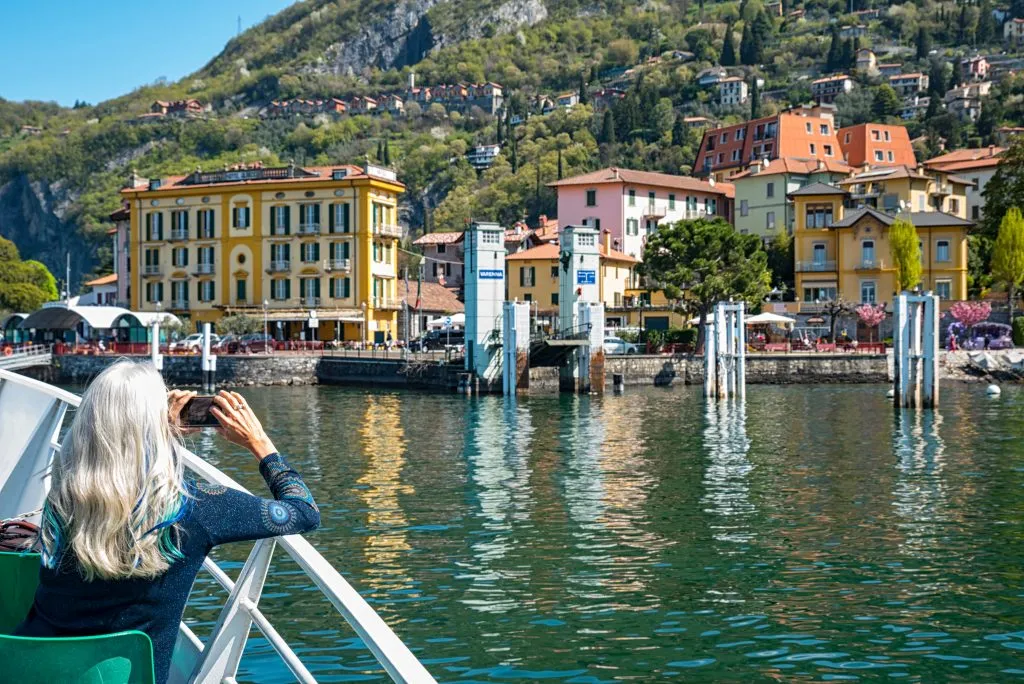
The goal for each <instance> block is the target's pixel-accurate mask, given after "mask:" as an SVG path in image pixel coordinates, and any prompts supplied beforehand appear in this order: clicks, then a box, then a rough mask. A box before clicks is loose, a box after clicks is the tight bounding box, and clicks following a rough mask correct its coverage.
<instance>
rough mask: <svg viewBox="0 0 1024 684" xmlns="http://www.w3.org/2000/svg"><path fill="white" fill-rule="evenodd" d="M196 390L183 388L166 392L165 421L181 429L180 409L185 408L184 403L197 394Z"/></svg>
mask: <svg viewBox="0 0 1024 684" xmlns="http://www.w3.org/2000/svg"><path fill="white" fill-rule="evenodd" d="M197 394H198V393H197V392H186V391H185V390H176V389H174V390H171V391H169V392H168V393H167V421H168V422H169V423H170V424H171V425H173V426H174V427H176V428H178V429H182V425H181V411H182V409H184V408H185V404H187V403H188V402H189V400H190V399H192V397H194V396H197Z"/></svg>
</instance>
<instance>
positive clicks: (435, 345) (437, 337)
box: [409, 330, 466, 352]
mask: <svg viewBox="0 0 1024 684" xmlns="http://www.w3.org/2000/svg"><path fill="white" fill-rule="evenodd" d="M465 344H466V331H465V330H431V331H430V332H427V333H424V334H423V335H421V336H420V337H418V338H416V339H415V340H413V341H412V342H410V343H409V349H410V350H412V351H414V352H426V351H438V350H441V349H444V348H445V347H451V348H452V349H459V348H460V347H462V346H464V345H465Z"/></svg>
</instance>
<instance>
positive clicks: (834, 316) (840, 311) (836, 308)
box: [821, 297, 853, 342]
mask: <svg viewBox="0 0 1024 684" xmlns="http://www.w3.org/2000/svg"><path fill="white" fill-rule="evenodd" d="M821 312H822V313H823V314H825V315H827V316H828V339H829V341H831V342H835V341H836V324H837V323H838V322H839V319H840V317H842V316H846V315H847V314H850V313H852V312H853V304H851V303H850V302H848V301H846V300H845V299H843V298H842V297H836V298H835V299H830V300H828V301H825V302H822V303H821Z"/></svg>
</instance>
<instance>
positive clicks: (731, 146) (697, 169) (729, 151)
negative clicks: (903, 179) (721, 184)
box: [693, 105, 842, 180]
mask: <svg viewBox="0 0 1024 684" xmlns="http://www.w3.org/2000/svg"><path fill="white" fill-rule="evenodd" d="M834 114H835V107H832V106H831V105H818V106H801V107H794V108H793V109H789V110H787V111H785V112H780V113H779V114H776V115H775V116H767V117H763V118H760V119H754V120H753V121H747V122H745V123H741V124H736V125H734V126H725V127H723V128H714V129H711V130H708V131H706V132H705V133H704V139H703V140H701V143H700V149H699V150H698V151H697V161H696V164H695V165H694V167H693V172H694V175H704V176H713V177H714V178H715V180H726V179H728V178H729V176H730V175H732V174H733V173H738V172H739V171H742V170H743V169H745V168H746V167H747V165H748V164H749V163H750V162H752V161H754V160H755V159H767V160H769V161H771V160H772V159H778V158H779V157H792V158H795V159H821V160H823V161H830V160H831V161H841V160H842V151H841V150H840V149H839V141H838V139H837V138H836V129H835V116H834Z"/></svg>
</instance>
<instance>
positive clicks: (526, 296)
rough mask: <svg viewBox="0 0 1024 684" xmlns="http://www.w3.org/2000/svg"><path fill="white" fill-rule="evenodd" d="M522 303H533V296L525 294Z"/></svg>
mask: <svg viewBox="0 0 1024 684" xmlns="http://www.w3.org/2000/svg"><path fill="white" fill-rule="evenodd" d="M523 301H524V302H532V301H533V295H532V294H530V293H529V292H527V293H526V294H524V295H523Z"/></svg>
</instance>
